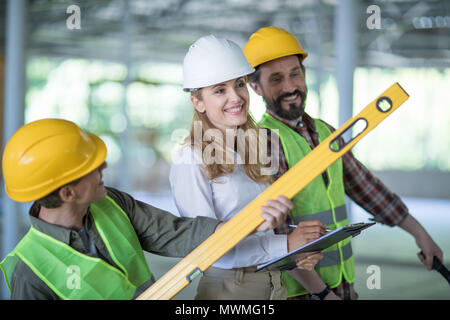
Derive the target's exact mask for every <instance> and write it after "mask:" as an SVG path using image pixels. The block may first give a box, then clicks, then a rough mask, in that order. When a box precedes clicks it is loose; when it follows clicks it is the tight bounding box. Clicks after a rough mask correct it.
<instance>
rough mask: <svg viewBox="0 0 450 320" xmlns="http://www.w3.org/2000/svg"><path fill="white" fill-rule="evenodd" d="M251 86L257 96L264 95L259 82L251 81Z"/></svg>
mask: <svg viewBox="0 0 450 320" xmlns="http://www.w3.org/2000/svg"><path fill="white" fill-rule="evenodd" d="M249 84H250V87H252V89H253V91H255V92H256V94H257V95H260V96H262V95H263V91H262V88H261V85H260V84H259V83H258V82H251V81H249Z"/></svg>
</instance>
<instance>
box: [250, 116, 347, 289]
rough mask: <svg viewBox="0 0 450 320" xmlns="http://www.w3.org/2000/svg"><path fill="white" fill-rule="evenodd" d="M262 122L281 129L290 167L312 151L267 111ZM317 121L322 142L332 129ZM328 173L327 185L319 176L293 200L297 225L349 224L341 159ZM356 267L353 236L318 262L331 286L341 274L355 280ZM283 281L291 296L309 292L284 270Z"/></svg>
mask: <svg viewBox="0 0 450 320" xmlns="http://www.w3.org/2000/svg"><path fill="white" fill-rule="evenodd" d="M259 124H260V125H261V126H262V127H265V128H268V129H272V130H278V132H279V137H280V140H281V144H282V147H283V151H284V154H285V156H286V160H287V163H288V165H289V168H292V167H293V166H294V165H295V164H296V163H297V162H298V161H299V160H301V159H302V158H303V157H304V156H306V155H307V154H308V153H310V152H311V147H310V146H309V144H308V142H307V141H306V139H305V138H303V137H302V136H301V135H300V134H298V133H296V132H295V131H294V130H292V129H291V128H289V127H288V126H286V125H285V124H284V123H282V122H280V121H278V120H276V119H275V118H273V117H272V116H271V115H269V114H268V113H265V114H264V115H263V118H262V119H261V121H260V123H259ZM315 124H316V129H317V132H318V134H319V142H322V141H323V140H325V139H326V138H327V137H328V136H329V135H330V134H331V131H330V130H329V129H328V127H327V126H326V125H325V124H324V123H323V122H321V121H320V120H317V119H316V120H315ZM334 143H337V142H334ZM327 173H328V177H329V184H328V187H327V186H326V185H325V182H324V180H323V178H322V176H318V177H317V178H315V179H314V180H313V181H312V182H311V183H310V184H308V185H307V186H306V187H305V188H304V189H303V190H302V191H300V192H299V193H298V194H297V195H296V196H295V197H294V198H293V199H292V202H293V203H294V209H293V210H292V212H291V216H292V218H293V222H294V223H295V224H298V223H299V222H301V221H305V220H320V221H321V222H323V223H324V224H326V225H327V226H328V227H329V228H331V229H336V228H338V227H341V226H344V225H348V219H347V209H346V206H345V190H344V180H343V169H342V159H339V160H337V161H336V162H335V163H334V164H332V165H331V166H330V167H329V168H328V169H327ZM354 270H355V267H354V261H353V254H352V248H351V244H350V238H348V239H345V240H343V241H341V242H339V243H337V244H335V245H333V246H331V247H329V248H328V249H326V250H324V251H323V259H321V260H320V261H319V262H318V264H317V265H316V271H317V273H318V274H319V276H320V277H321V279H322V280H323V281H324V282H325V283H326V284H328V285H329V286H330V287H331V288H335V287H337V286H338V285H339V284H340V283H341V281H342V276H344V277H345V279H346V280H347V281H348V282H350V283H352V282H354V278H355V271H354ZM283 280H284V283H285V285H286V287H287V289H288V297H294V296H298V295H302V294H306V293H308V292H307V290H306V289H305V288H303V286H301V285H300V284H299V283H298V282H297V281H296V280H295V279H294V278H293V277H291V276H290V275H289V274H288V273H287V272H284V273H283Z"/></svg>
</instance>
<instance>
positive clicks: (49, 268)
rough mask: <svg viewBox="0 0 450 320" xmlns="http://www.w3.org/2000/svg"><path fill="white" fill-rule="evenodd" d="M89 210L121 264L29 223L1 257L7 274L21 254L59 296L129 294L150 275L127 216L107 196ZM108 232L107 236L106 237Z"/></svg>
mask: <svg viewBox="0 0 450 320" xmlns="http://www.w3.org/2000/svg"><path fill="white" fill-rule="evenodd" d="M90 210H91V214H92V216H93V217H94V223H95V225H96V228H97V230H98V231H99V233H100V236H101V237H102V240H103V241H104V242H105V245H106V247H107V249H108V252H109V254H110V255H111V257H112V259H113V261H114V262H115V263H116V264H117V265H118V266H119V268H120V269H117V268H115V267H113V266H112V265H110V264H108V263H107V262H105V261H103V260H102V259H100V258H95V257H90V256H88V255H85V254H82V253H81V252H79V251H77V250H75V249H73V248H72V247H70V246H69V245H67V244H65V243H63V242H62V241H59V240H56V239H54V238H53V237H50V236H48V235H46V234H44V233H42V232H40V231H38V230H36V229H35V228H34V227H31V228H30V230H29V231H28V233H27V234H26V235H25V237H24V238H23V239H22V240H21V241H20V242H19V244H18V245H17V246H16V248H15V249H14V250H13V251H12V252H11V253H10V254H9V255H8V256H7V257H6V258H5V259H4V260H3V261H2V262H1V263H0V267H1V268H2V271H3V273H4V275H5V279H6V283H7V285H8V288H9V289H10V290H11V288H10V284H9V278H10V277H11V274H12V272H13V270H14V268H15V266H16V264H17V262H18V259H21V260H22V261H23V262H24V263H25V264H26V265H27V266H28V267H30V269H31V270H32V271H33V272H34V273H35V274H36V275H37V276H38V277H39V278H40V279H41V280H42V281H43V282H44V283H45V284H46V285H47V286H48V287H49V288H50V289H52V291H53V292H55V294H57V295H58V296H59V297H60V298H61V299H131V298H132V297H133V296H134V294H135V291H136V288H137V287H138V286H140V285H142V284H143V283H145V282H146V281H148V280H149V279H150V278H151V273H150V270H149V268H148V265H147V262H146V260H145V257H144V254H143V252H142V248H141V246H140V244H139V241H138V239H137V236H136V232H135V231H134V228H133V226H132V225H131V223H130V220H129V218H128V216H127V215H126V214H125V212H123V210H122V209H121V208H120V207H119V206H118V205H117V204H116V203H115V202H114V201H113V200H112V199H111V198H109V197H106V198H105V199H103V200H101V201H99V202H96V203H95V205H94V206H92V205H91V208H90ZM105 235H108V236H109V237H108V239H106V240H105V238H104V237H105Z"/></svg>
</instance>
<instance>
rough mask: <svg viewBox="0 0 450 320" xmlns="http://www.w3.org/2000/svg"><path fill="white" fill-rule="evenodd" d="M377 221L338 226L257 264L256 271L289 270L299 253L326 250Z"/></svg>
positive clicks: (293, 266) (294, 264)
mask: <svg viewBox="0 0 450 320" xmlns="http://www.w3.org/2000/svg"><path fill="white" fill-rule="evenodd" d="M374 224H375V222H370V223H362V222H361V223H355V224H351V225H348V226H343V227H340V228H337V229H336V230H333V231H330V232H328V233H327V234H325V235H323V236H322V237H320V238H317V239H316V240H314V241H311V242H309V243H307V244H305V245H304V246H301V247H300V248H297V249H295V250H293V251H291V252H288V253H286V254H285V255H283V256H281V257H278V258H275V259H273V260H271V261H269V262H266V263H264V264H262V265H259V266H257V268H256V272H258V271H261V270H263V269H265V270H268V271H288V270H292V269H294V268H295V267H296V266H297V264H296V263H295V258H296V256H297V255H298V254H301V253H308V252H317V251H322V250H325V249H326V248H328V247H330V246H332V245H333V244H335V243H338V242H339V241H342V240H344V239H346V238H348V237H356V236H357V235H358V234H360V233H361V231H362V230H364V229H367V228H369V227H371V226H373V225H374Z"/></svg>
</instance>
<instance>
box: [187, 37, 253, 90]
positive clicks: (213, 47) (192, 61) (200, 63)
mask: <svg viewBox="0 0 450 320" xmlns="http://www.w3.org/2000/svg"><path fill="white" fill-rule="evenodd" d="M254 71H255V69H253V68H252V66H251V65H250V64H249V63H248V61H247V59H246V58H245V55H244V53H243V52H242V50H241V48H240V47H239V46H238V45H237V44H236V43H234V42H233V41H230V40H227V39H224V38H222V37H217V36H214V35H209V36H204V37H201V38H200V39H198V40H197V41H195V43H194V44H192V45H191V47H190V48H189V51H188V53H187V54H186V56H185V57H184V61H183V89H184V90H185V91H190V90H192V89H198V88H203V87H207V86H211V85H214V84H217V83H221V82H224V81H228V80H232V79H236V78H239V77H242V76H245V75H247V74H250V73H253V72H254Z"/></svg>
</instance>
